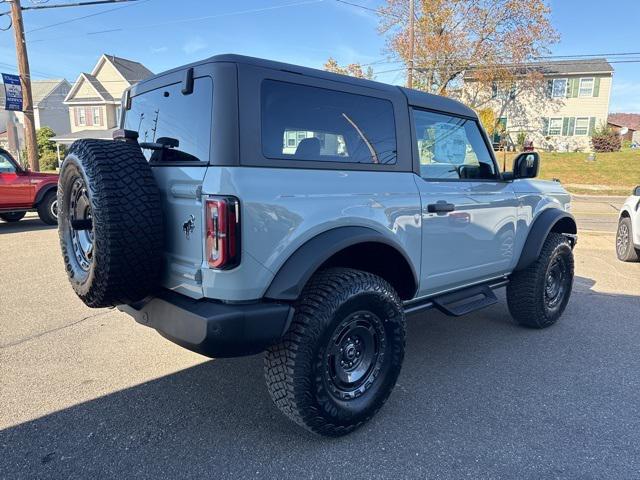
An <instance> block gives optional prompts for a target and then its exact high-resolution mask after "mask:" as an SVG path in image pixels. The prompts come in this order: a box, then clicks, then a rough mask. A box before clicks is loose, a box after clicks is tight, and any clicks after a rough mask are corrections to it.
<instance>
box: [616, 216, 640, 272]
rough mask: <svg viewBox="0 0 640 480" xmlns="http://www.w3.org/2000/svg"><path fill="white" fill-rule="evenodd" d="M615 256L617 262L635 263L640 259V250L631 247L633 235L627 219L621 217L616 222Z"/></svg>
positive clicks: (629, 221) (629, 220)
mask: <svg viewBox="0 0 640 480" xmlns="http://www.w3.org/2000/svg"><path fill="white" fill-rule="evenodd" d="M625 232H626V233H625ZM616 255H617V256H618V260H621V261H623V262H637V261H638V260H639V259H640V250H639V249H637V248H635V246H634V245H633V233H632V230H631V219H630V218H629V217H622V218H621V219H620V221H619V222H618V231H617V232H616Z"/></svg>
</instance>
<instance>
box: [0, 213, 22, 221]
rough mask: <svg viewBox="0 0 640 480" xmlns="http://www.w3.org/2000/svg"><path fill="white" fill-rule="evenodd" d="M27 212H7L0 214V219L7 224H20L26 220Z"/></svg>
mask: <svg viewBox="0 0 640 480" xmlns="http://www.w3.org/2000/svg"><path fill="white" fill-rule="evenodd" d="M26 213H27V212H6V213H0V219H2V220H4V221H5V222H19V221H20V220H22V219H23V218H24V216H25V215H26Z"/></svg>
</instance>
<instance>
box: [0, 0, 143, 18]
mask: <svg viewBox="0 0 640 480" xmlns="http://www.w3.org/2000/svg"><path fill="white" fill-rule="evenodd" d="M137 1H138V0H93V1H90V2H74V3H57V4H55V5H34V6H32V7H20V10H21V11H25V10H44V9H49V8H67V7H88V6H92V5H104V4H106V3H120V2H137ZM10 14H11V12H2V13H0V17H1V16H3V15H10Z"/></svg>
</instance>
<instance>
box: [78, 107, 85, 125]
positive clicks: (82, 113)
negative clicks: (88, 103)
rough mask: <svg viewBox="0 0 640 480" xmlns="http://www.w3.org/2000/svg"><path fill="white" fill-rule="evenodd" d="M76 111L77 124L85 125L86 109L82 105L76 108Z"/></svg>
mask: <svg viewBox="0 0 640 480" xmlns="http://www.w3.org/2000/svg"><path fill="white" fill-rule="evenodd" d="M76 112H77V113H78V125H86V124H87V111H86V110H85V109H84V107H79V108H76Z"/></svg>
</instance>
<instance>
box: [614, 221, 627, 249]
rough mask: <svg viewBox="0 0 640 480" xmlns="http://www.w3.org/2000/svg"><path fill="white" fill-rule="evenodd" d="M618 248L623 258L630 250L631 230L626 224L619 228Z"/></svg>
mask: <svg viewBox="0 0 640 480" xmlns="http://www.w3.org/2000/svg"><path fill="white" fill-rule="evenodd" d="M616 247H617V249H618V255H619V256H623V255H624V254H625V253H626V252H627V249H628V248H629V229H628V228H627V226H626V225H625V224H624V223H621V224H620V227H619V228H618V238H616Z"/></svg>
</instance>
